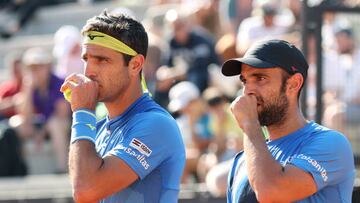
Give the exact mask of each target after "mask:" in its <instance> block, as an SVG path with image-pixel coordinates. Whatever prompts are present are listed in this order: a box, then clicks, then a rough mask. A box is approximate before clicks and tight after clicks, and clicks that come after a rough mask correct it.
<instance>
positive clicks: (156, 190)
mask: <svg viewBox="0 0 360 203" xmlns="http://www.w3.org/2000/svg"><path fill="white" fill-rule="evenodd" d="M96 150H97V152H98V154H99V155H100V156H101V157H105V156H107V155H114V156H117V157H119V158H120V159H122V160H123V161H125V162H126V163H127V164H128V165H129V166H130V167H131V168H132V170H133V171H134V172H136V174H137V175H138V176H139V179H138V180H137V181H135V182H134V183H133V184H131V185H130V186H128V187H127V188H125V189H123V190H122V191H119V192H117V193H115V194H113V195H112V196H109V197H107V198H106V199H104V200H101V201H100V202H102V203H105V202H121V203H135V202H136V203H142V202H146V203H152V202H154V203H155V202H156V203H158V202H163V203H172V202H177V200H178V193H179V185H180V178H181V175H182V171H183V168H184V165H185V148H184V144H183V141H182V137H181V134H180V131H179V129H178V126H177V124H176V121H175V120H174V119H173V118H172V117H171V115H170V114H169V113H168V112H166V111H165V110H164V109H163V108H161V107H160V106H159V105H158V104H156V103H155V102H154V101H153V100H152V99H151V98H150V96H149V95H148V94H144V95H143V96H142V97H140V98H139V99H138V100H137V101H136V102H134V103H133V104H132V105H131V106H130V107H129V108H128V109H127V110H126V111H125V112H124V113H123V114H122V115H120V116H118V117H116V118H114V119H112V120H109V118H108V117H106V118H104V119H103V120H101V121H99V122H98V123H97V137H96ZM119 173H120V171H119Z"/></svg>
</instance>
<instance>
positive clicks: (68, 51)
mask: <svg viewBox="0 0 360 203" xmlns="http://www.w3.org/2000/svg"><path fill="white" fill-rule="evenodd" d="M80 43H81V37H80V31H79V29H78V28H77V27H75V26H72V25H64V26H61V27H60V28H59V29H58V30H57V31H56V32H55V35H54V48H53V56H54V58H55V62H56V65H55V70H54V74H55V75H56V76H58V77H59V78H62V79H64V78H65V77H67V76H69V75H70V74H71V73H82V72H83V66H84V64H83V62H82V61H81V47H80Z"/></svg>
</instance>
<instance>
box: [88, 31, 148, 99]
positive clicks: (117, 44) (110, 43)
mask: <svg viewBox="0 0 360 203" xmlns="http://www.w3.org/2000/svg"><path fill="white" fill-rule="evenodd" d="M83 43H84V44H95V45H99V46H102V47H106V48H109V49H112V50H115V51H118V52H120V53H123V54H127V55H130V56H136V55H137V54H138V53H137V52H136V51H135V50H134V49H132V48H130V47H129V46H128V45H126V44H125V43H124V42H122V41H120V40H118V39H116V38H114V37H112V36H110V35H107V34H105V33H102V32H96V31H89V32H86V33H85V39H84V41H83ZM141 86H142V89H143V92H147V93H149V94H150V96H151V93H150V92H149V90H148V88H147V85H146V81H145V77H144V74H143V73H141Z"/></svg>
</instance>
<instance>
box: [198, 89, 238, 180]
mask: <svg viewBox="0 0 360 203" xmlns="http://www.w3.org/2000/svg"><path fill="white" fill-rule="evenodd" d="M202 98H203V99H204V100H205V101H206V103H207V106H208V112H209V118H210V122H209V123H210V130H211V132H212V133H213V135H214V137H213V140H212V142H211V143H210V145H209V149H208V153H206V154H204V155H203V156H202V157H200V161H199V165H198V166H199V168H198V173H199V174H200V175H199V176H200V180H201V181H205V177H206V175H207V173H208V171H209V170H210V169H211V168H212V167H214V166H215V165H218V164H220V163H222V162H224V161H227V160H229V159H232V158H233V157H234V155H235V154H236V153H237V152H238V151H241V150H242V148H243V146H242V130H241V129H240V128H237V127H236V120H235V119H234V117H233V115H232V114H231V112H230V104H229V102H228V100H227V98H226V97H225V95H223V94H222V93H221V92H220V91H219V90H218V89H217V88H216V87H209V88H207V89H206V90H205V91H204V92H203V94H202Z"/></svg>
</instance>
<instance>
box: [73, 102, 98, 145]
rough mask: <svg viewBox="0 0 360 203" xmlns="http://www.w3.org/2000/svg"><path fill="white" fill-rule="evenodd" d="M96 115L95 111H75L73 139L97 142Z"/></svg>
mask: <svg viewBox="0 0 360 203" xmlns="http://www.w3.org/2000/svg"><path fill="white" fill-rule="evenodd" d="M95 137H96V116H95V114H94V112H93V111H90V110H87V109H79V110H76V111H74V112H73V124H72V127H71V141H70V143H71V144H73V143H74V142H76V141H77V140H88V141H90V142H92V143H94V144H95Z"/></svg>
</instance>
